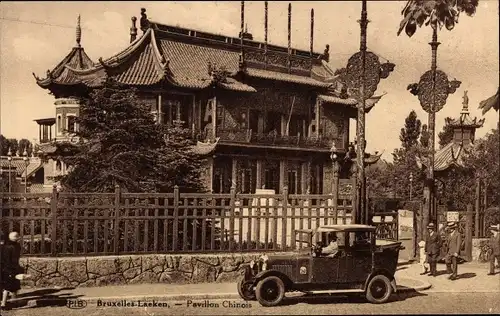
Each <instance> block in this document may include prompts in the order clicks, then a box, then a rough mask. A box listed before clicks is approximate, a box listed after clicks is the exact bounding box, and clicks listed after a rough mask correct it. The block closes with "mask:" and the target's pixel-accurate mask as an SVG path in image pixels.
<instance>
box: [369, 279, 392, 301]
mask: <svg viewBox="0 0 500 316" xmlns="http://www.w3.org/2000/svg"><path fill="white" fill-rule="evenodd" d="M391 294H392V286H391V281H390V280H389V278H388V277H386V276H385V275H382V274H379V275H376V276H374V277H373V278H372V279H371V280H370V282H369V283H368V288H367V289H366V299H367V300H368V301H369V302H370V303H373V304H382V303H385V302H387V301H388V300H389V298H390V297H391Z"/></svg>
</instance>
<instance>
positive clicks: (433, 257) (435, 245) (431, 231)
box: [425, 223, 441, 277]
mask: <svg viewBox="0 0 500 316" xmlns="http://www.w3.org/2000/svg"><path fill="white" fill-rule="evenodd" d="M440 250H441V236H439V234H438V233H437V232H436V226H435V225H434V223H429V225H427V236H426V238H425V253H426V254H427V260H428V262H429V268H430V275H432V276H433V277H435V276H436V275H437V261H438V257H439V251H440Z"/></svg>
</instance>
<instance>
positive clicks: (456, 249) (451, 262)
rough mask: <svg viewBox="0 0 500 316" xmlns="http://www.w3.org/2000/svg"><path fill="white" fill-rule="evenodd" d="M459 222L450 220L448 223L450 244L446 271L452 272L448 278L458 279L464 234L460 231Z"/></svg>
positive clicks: (447, 252) (446, 259) (446, 258)
mask: <svg viewBox="0 0 500 316" xmlns="http://www.w3.org/2000/svg"><path fill="white" fill-rule="evenodd" d="M457 228H458V226H457V223H454V222H450V223H448V229H449V234H448V238H447V239H448V246H447V251H446V257H445V262H446V272H447V273H448V274H451V275H450V276H449V277H448V279H450V280H456V279H457V273H458V271H457V270H458V262H457V260H458V255H459V253H460V248H461V246H462V236H460V232H459V231H458V229H457Z"/></svg>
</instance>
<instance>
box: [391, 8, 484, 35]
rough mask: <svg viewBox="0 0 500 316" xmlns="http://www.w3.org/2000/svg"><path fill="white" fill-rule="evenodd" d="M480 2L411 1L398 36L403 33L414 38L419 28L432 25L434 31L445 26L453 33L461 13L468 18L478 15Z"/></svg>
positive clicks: (403, 13)
mask: <svg viewBox="0 0 500 316" xmlns="http://www.w3.org/2000/svg"><path fill="white" fill-rule="evenodd" d="M478 3H479V0H409V1H408V2H407V3H406V6H405V7H404V9H403V11H402V12H401V14H402V15H403V20H402V21H401V24H400V25H399V30H398V35H399V34H400V33H401V32H402V31H403V29H404V30H405V32H406V35H408V36H409V37H411V36H413V34H415V32H416V31H417V25H418V27H422V25H424V23H425V25H426V26H427V25H430V26H431V27H432V28H433V29H437V28H438V27H439V28H440V29H441V28H442V27H443V26H445V27H446V29H447V30H449V31H451V30H453V28H454V27H455V24H456V23H458V18H459V16H460V13H462V12H465V14H467V15H468V16H473V15H474V14H475V13H476V8H477V6H478Z"/></svg>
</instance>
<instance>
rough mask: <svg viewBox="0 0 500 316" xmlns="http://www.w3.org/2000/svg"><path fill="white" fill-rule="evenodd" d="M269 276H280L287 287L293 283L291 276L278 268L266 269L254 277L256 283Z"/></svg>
mask: <svg viewBox="0 0 500 316" xmlns="http://www.w3.org/2000/svg"><path fill="white" fill-rule="evenodd" d="M269 276H276V277H278V278H280V279H281V280H282V281H283V283H285V287H289V285H290V284H291V283H292V281H291V280H290V278H289V277H288V276H287V275H285V274H283V273H282V272H280V271H277V270H266V271H261V272H259V273H258V274H257V275H256V276H255V277H254V284H257V283H258V282H259V281H260V280H262V279H265V278H267V277H269Z"/></svg>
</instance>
